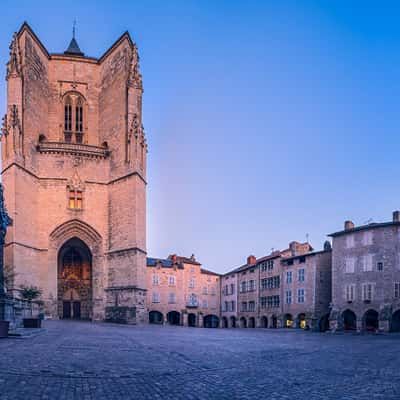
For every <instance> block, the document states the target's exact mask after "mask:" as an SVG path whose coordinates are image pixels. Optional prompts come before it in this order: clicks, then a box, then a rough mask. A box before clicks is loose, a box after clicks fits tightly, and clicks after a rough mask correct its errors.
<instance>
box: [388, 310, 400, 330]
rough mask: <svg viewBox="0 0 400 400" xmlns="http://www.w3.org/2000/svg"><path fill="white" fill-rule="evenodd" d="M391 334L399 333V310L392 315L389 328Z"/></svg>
mask: <svg viewBox="0 0 400 400" xmlns="http://www.w3.org/2000/svg"><path fill="white" fill-rule="evenodd" d="M390 331H391V332H400V310H397V311H395V312H394V313H393V315H392V323H391V326H390Z"/></svg>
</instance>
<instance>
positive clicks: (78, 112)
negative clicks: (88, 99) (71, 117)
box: [75, 97, 83, 143]
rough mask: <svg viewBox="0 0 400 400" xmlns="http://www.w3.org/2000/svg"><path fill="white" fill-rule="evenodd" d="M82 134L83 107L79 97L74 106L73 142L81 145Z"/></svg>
mask: <svg viewBox="0 0 400 400" xmlns="http://www.w3.org/2000/svg"><path fill="white" fill-rule="evenodd" d="M82 134H83V106H82V99H81V98H80V97H79V98H78V100H77V101H76V106H75V141H76V143H82Z"/></svg>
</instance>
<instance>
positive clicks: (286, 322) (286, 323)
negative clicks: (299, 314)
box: [283, 314, 293, 328]
mask: <svg viewBox="0 0 400 400" xmlns="http://www.w3.org/2000/svg"><path fill="white" fill-rule="evenodd" d="M292 326H293V316H292V314H285V315H284V316H283V327H284V328H291V327H292Z"/></svg>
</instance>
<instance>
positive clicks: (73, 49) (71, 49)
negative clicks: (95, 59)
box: [64, 20, 85, 56]
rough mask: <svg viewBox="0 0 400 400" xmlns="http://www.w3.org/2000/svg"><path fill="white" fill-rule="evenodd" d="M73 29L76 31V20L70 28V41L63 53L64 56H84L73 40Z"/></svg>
mask: <svg viewBox="0 0 400 400" xmlns="http://www.w3.org/2000/svg"><path fill="white" fill-rule="evenodd" d="M75 29H76V20H74V25H73V27H72V40H71V42H70V44H69V46H68V48H67V50H65V51H64V54H68V55H72V56H84V55H85V54H84V53H82V51H81V49H80V48H79V45H78V42H77V41H76V39H75Z"/></svg>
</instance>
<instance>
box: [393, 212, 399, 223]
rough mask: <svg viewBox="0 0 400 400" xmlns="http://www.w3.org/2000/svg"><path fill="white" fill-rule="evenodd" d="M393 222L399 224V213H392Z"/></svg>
mask: <svg viewBox="0 0 400 400" xmlns="http://www.w3.org/2000/svg"><path fill="white" fill-rule="evenodd" d="M393 222H400V211H393Z"/></svg>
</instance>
